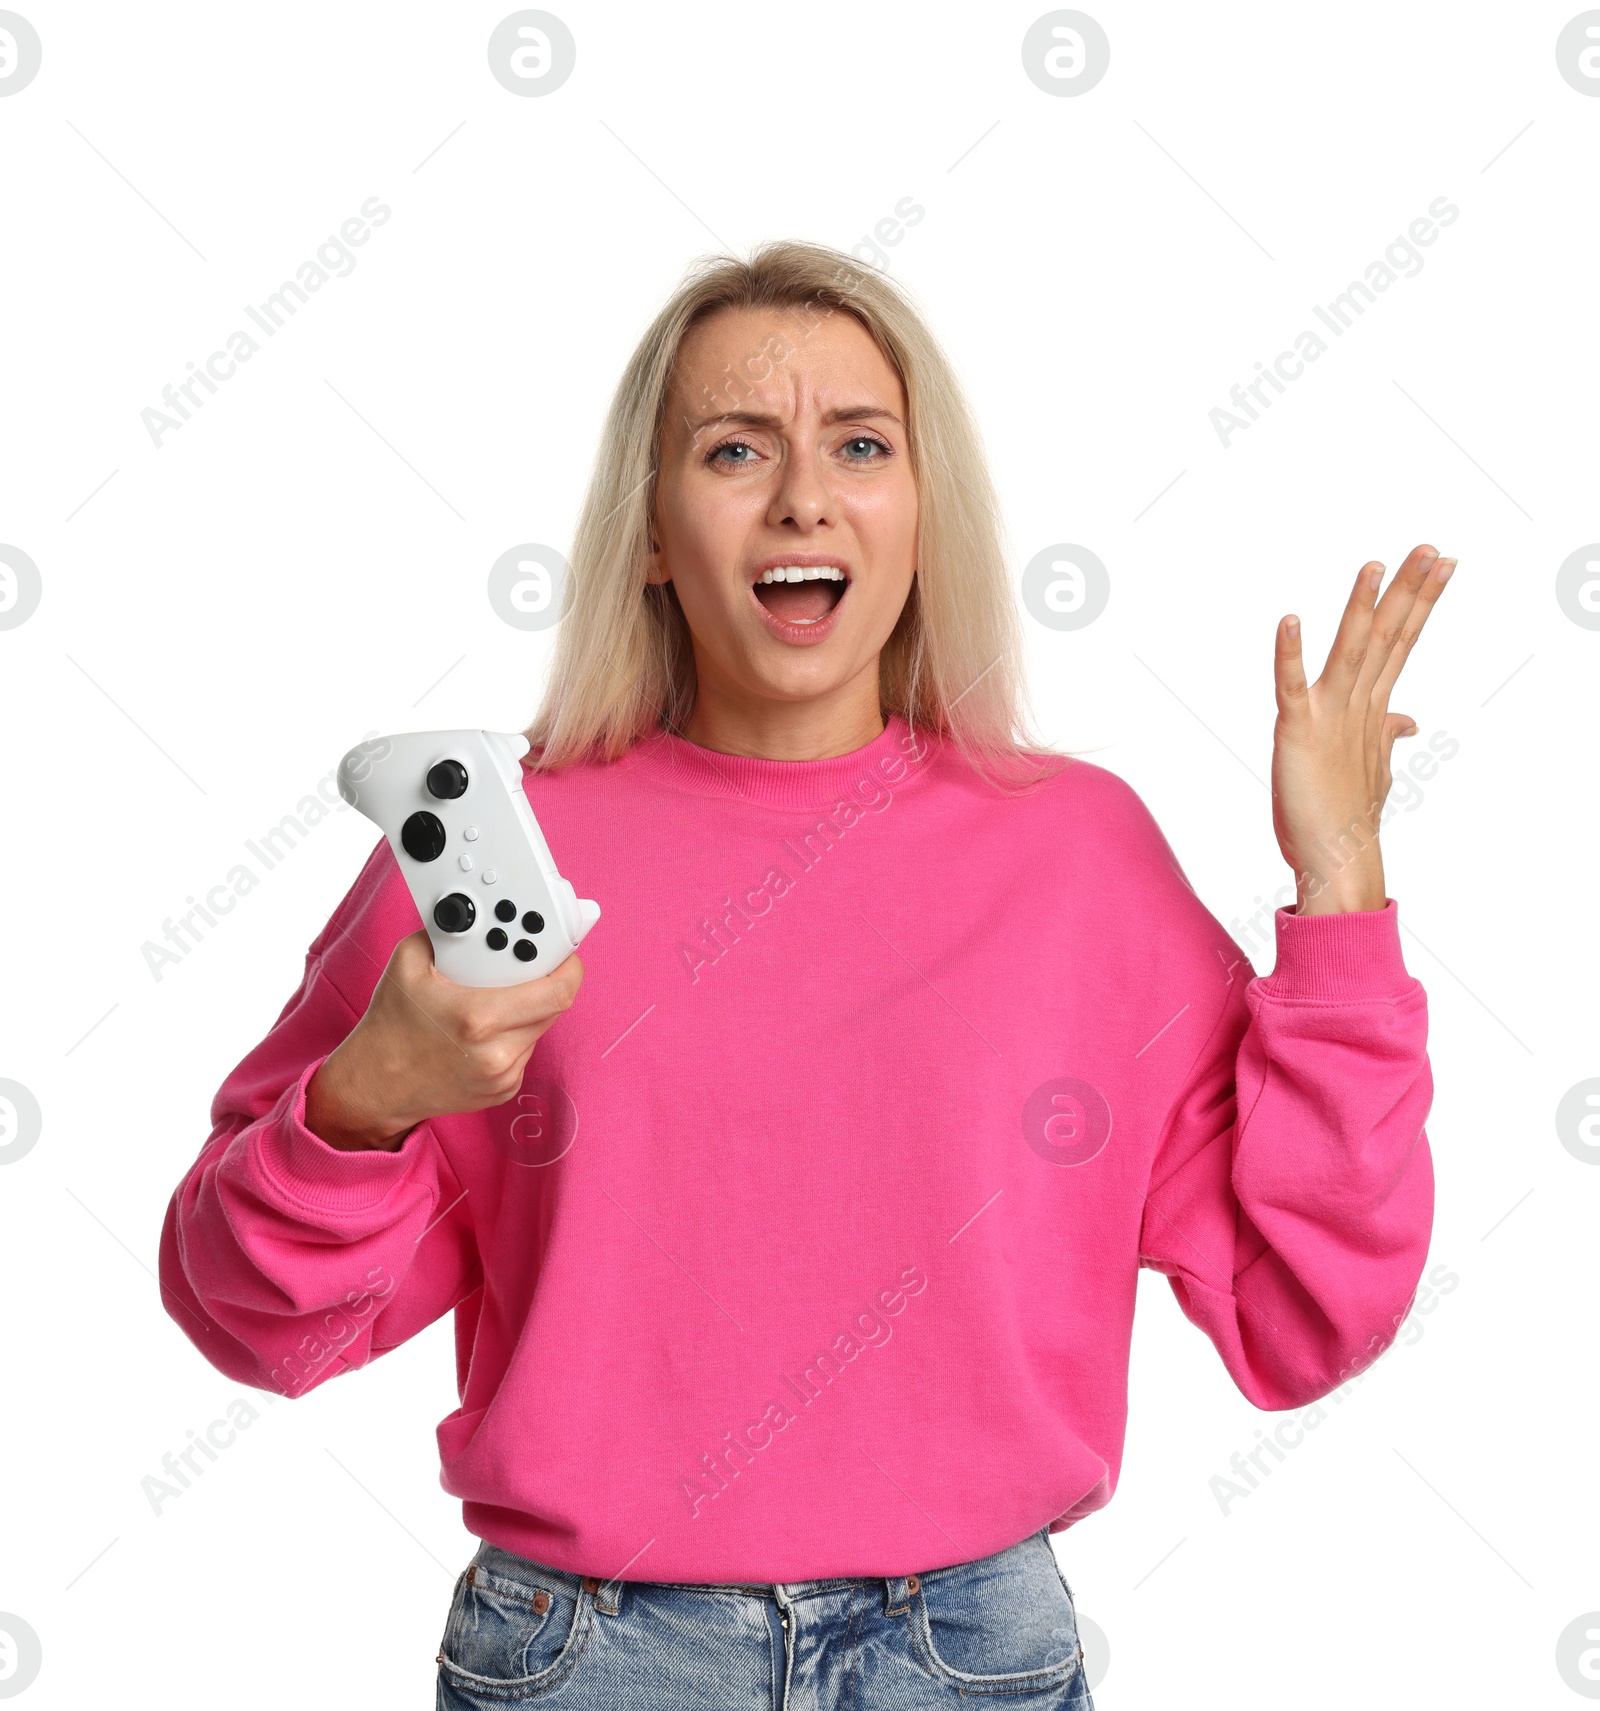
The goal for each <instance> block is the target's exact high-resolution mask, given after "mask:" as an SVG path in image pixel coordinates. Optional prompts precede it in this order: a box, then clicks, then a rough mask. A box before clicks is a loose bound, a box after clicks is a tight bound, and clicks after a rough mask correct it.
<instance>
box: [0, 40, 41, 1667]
mask: <svg viewBox="0 0 1600 1711" xmlns="http://www.w3.org/2000/svg"><path fill="white" fill-rule="evenodd" d="M43 58H44V49H43V48H42V47H41V46H40V45H39V32H38V31H37V30H36V29H35V28H34V27H33V25H32V24H30V23H29V22H28V20H27V19H26V18H24V17H22V16H21V15H20V14H19V13H16V12H0V96H6V95H20V94H21V93H22V91H23V90H24V89H26V88H27V87H28V85H29V84H30V83H32V82H33V80H34V78H36V77H37V76H38V75H39V66H40V63H41V61H42V60H43ZM4 1697H5V1690H4V1687H3V1686H0V1699H3V1698H4Z"/></svg>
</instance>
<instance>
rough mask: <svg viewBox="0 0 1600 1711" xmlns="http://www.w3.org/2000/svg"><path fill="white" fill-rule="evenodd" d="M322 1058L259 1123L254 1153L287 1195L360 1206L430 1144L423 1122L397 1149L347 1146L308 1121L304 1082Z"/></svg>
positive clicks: (328, 1206) (382, 1192) (408, 1170)
mask: <svg viewBox="0 0 1600 1711" xmlns="http://www.w3.org/2000/svg"><path fill="white" fill-rule="evenodd" d="M322 1063H323V1059H322V1058H318V1059H317V1060H316V1061H315V1062H314V1063H311V1064H308V1065H307V1066H306V1068H305V1070H304V1072H303V1073H302V1074H301V1076H300V1079H299V1080H298V1081H297V1082H295V1083H294V1084H293V1085H292V1086H290V1087H286V1088H285V1089H284V1090H283V1093H282V1095H281V1097H280V1098H279V1100H278V1103H277V1104H276V1105H275V1106H274V1107H273V1109H272V1111H271V1112H270V1113H269V1114H268V1116H267V1119H266V1121H265V1122H264V1123H263V1124H262V1125H261V1127H260V1129H259V1131H258V1135H259V1139H258V1140H257V1142H256V1154H257V1157H258V1158H259V1159H260V1161H261V1169H262V1171H263V1172H264V1173H265V1174H266V1176H267V1177H268V1179H269V1180H270V1181H271V1182H272V1184H273V1186H274V1187H275V1188H277V1189H278V1191H279V1192H280V1193H281V1194H283V1195H284V1196H285V1197H286V1198H288V1199H290V1200H293V1201H297V1202H298V1203H299V1204H301V1205H303V1206H314V1207H316V1208H317V1209H318V1210H320V1211H327V1212H362V1211H366V1210H369V1209H370V1208H372V1207H374V1206H377V1205H379V1204H380V1203H381V1202H382V1201H383V1200H384V1199H385V1198H386V1197H387V1196H388V1194H389V1192H390V1190H391V1189H393V1188H394V1187H395V1185H396V1184H397V1183H400V1182H404V1181H405V1180H406V1179H407V1178H408V1177H410V1176H411V1175H412V1174H413V1172H414V1171H415V1170H416V1167H417V1160H418V1159H419V1157H420V1156H421V1154H422V1150H423V1148H424V1147H425V1146H426V1145H427V1144H428V1143H427V1137H426V1136H425V1135H424V1133H423V1131H424V1130H425V1129H426V1128H427V1124H426V1123H419V1124H417V1126H416V1127H415V1128H414V1129H412V1130H411V1131H410V1132H409V1133H408V1134H407V1135H406V1138H405V1139H404V1140H403V1141H402V1142H401V1143H400V1145H399V1146H398V1147H396V1148H395V1150H394V1151H393V1152H384V1151H381V1150H379V1149H377V1148H370V1149H367V1150H365V1151H362V1152H346V1151H344V1149H343V1148H341V1147H331V1146H329V1145H328V1143H327V1142H326V1141H325V1140H323V1139H322V1137H321V1136H320V1135H316V1134H313V1133H312V1131H311V1130H310V1129H308V1128H307V1127H306V1088H307V1087H308V1086H310V1084H311V1078H312V1076H314V1075H315V1074H316V1073H317V1071H318V1070H319V1069H320V1068H321V1067H322Z"/></svg>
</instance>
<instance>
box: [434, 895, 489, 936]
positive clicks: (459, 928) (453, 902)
mask: <svg viewBox="0 0 1600 1711" xmlns="http://www.w3.org/2000/svg"><path fill="white" fill-rule="evenodd" d="M477 918H478V911H477V910H476V909H474V908H473V906H472V899H471V898H470V897H468V896H466V895H465V894H464V893H462V892H460V891H452V892H451V893H450V895H449V896H448V897H441V898H440V899H439V901H438V902H437V903H435V904H434V906H433V921H434V925H435V926H436V927H441V928H443V930H444V931H445V932H447V933H464V932H466V930H467V928H468V927H470V926H471V925H472V923H473V922H474V921H475V920H477Z"/></svg>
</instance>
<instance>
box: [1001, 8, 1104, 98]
mask: <svg viewBox="0 0 1600 1711" xmlns="http://www.w3.org/2000/svg"><path fill="white" fill-rule="evenodd" d="M1110 64H1111V43H1110V42H1109V41H1108V40H1107V39H1106V33H1105V31H1104V30H1102V29H1101V28H1100V26H1099V24H1097V23H1096V22H1095V20H1094V19H1093V18H1091V17H1090V16H1089V14H1088V13H1087V12H1046V13H1045V15H1044V16H1043V17H1042V18H1036V19H1034V21H1033V23H1031V24H1030V25H1029V26H1028V32H1027V34H1026V35H1025V36H1023V38H1022V69H1023V70H1024V71H1025V72H1027V74H1028V76H1029V78H1030V79H1031V80H1032V82H1033V85H1034V87H1035V88H1036V89H1042V90H1043V91H1044V92H1045V94H1046V95H1085V94H1087V93H1088V92H1089V90H1091V89H1093V88H1094V86H1095V85H1096V84H1097V83H1098V82H1099V81H1100V79H1101V78H1102V77H1104V76H1105V74H1106V67H1107V66H1109V65H1110Z"/></svg>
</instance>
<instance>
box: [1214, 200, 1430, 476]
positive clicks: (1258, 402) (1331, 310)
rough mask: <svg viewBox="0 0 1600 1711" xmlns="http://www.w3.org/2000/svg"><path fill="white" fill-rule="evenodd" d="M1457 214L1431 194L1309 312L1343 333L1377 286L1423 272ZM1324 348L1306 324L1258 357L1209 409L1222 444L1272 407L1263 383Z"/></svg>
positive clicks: (1278, 379) (1284, 377) (1284, 382)
mask: <svg viewBox="0 0 1600 1711" xmlns="http://www.w3.org/2000/svg"><path fill="white" fill-rule="evenodd" d="M1460 214H1461V210H1460V209H1459V208H1458V207H1456V205H1455V203H1453V202H1451V201H1449V200H1448V199H1447V198H1445V197H1443V196H1435V197H1434V199H1433V200H1432V201H1431V202H1430V203H1429V204H1428V212H1427V214H1426V215H1418V216H1417V218H1416V219H1415V220H1413V221H1412V222H1411V224H1410V225H1409V226H1408V227H1407V228H1406V233H1405V236H1404V237H1399V236H1397V237H1396V238H1395V239H1394V240H1393V241H1392V242H1391V243H1390V245H1389V247H1388V248H1387V249H1386V250H1385V251H1384V252H1383V255H1382V257H1381V258H1380V259H1379V260H1377V261H1374V262H1370V263H1368V265H1367V269H1366V274H1365V276H1364V278H1362V279H1352V280H1351V281H1350V283H1349V284H1348V285H1347V286H1346V287H1345V288H1344V290H1343V291H1341V292H1340V293H1339V294H1338V296H1336V297H1334V298H1333V299H1332V300H1331V301H1330V302H1329V303H1328V304H1327V305H1326V306H1324V305H1323V304H1320V303H1313V304H1312V305H1311V313H1312V314H1313V315H1315V316H1316V318H1317V319H1318V320H1319V321H1320V322H1321V323H1322V325H1323V326H1324V327H1325V328H1326V329H1327V331H1328V332H1330V333H1332V334H1333V336H1334V337H1335V338H1336V339H1342V338H1343V337H1344V335H1345V333H1346V332H1347V331H1348V330H1349V329H1350V328H1351V327H1353V326H1354V325H1355V324H1356V322H1357V321H1359V320H1360V318H1361V317H1362V316H1363V315H1364V314H1365V313H1366V311H1367V309H1368V308H1369V307H1370V306H1371V305H1372V304H1374V303H1376V302H1377V300H1378V295H1379V293H1380V292H1384V291H1387V290H1388V289H1389V287H1390V286H1391V285H1393V284H1395V282H1396V281H1397V280H1400V279H1415V278H1416V276H1417V275H1418V274H1419V273H1421V272H1422V269H1423V266H1424V264H1425V262H1426V260H1427V257H1426V256H1424V255H1423V254H1422V251H1423V250H1424V249H1426V248H1427V247H1428V246H1429V245H1430V244H1434V243H1437V242H1438V240H1439V229H1440V228H1442V227H1445V226H1453V225H1454V224H1455V223H1456V221H1457V219H1458V218H1459V217H1460ZM1327 350H1328V344H1327V341H1326V340H1325V339H1324V338H1323V337H1322V335H1321V334H1320V333H1318V332H1316V331H1315V330H1313V329H1312V328H1310V327H1307V328H1306V329H1305V330H1304V331H1302V332H1300V333H1297V334H1296V335H1295V339H1294V349H1293V350H1292V351H1287V350H1286V351H1279V352H1278V354H1277V356H1275V357H1274V358H1273V359H1272V366H1271V367H1270V368H1269V367H1268V366H1267V364H1266V363H1264V362H1258V363H1257V364H1256V374H1255V377H1254V378H1253V379H1251V380H1247V381H1246V382H1245V383H1244V385H1243V386H1238V385H1236V386H1235V387H1234V388H1233V390H1232V391H1231V392H1230V393H1229V394H1228V398H1229V402H1230V403H1231V404H1232V405H1233V409H1232V410H1226V409H1222V408H1220V407H1219V408H1216V409H1214V410H1212V412H1211V415H1210V422H1211V426H1212V427H1213V428H1215V429H1216V431H1217V438H1218V439H1219V440H1220V441H1221V442H1222V449H1223V450H1224V451H1227V450H1228V448H1229V446H1230V444H1231V443H1232V440H1233V437H1234V435H1235V434H1238V433H1241V432H1243V430H1244V429H1246V428H1248V427H1251V426H1252V425H1253V424H1254V423H1255V422H1257V421H1258V420H1259V419H1260V417H1261V414H1262V412H1263V411H1265V410H1270V409H1271V408H1272V399H1271V397H1270V396H1269V395H1268V393H1267V391H1266V388H1268V387H1271V389H1272V391H1273V392H1275V393H1277V394H1279V395H1280V396H1281V395H1282V394H1283V393H1285V392H1287V391H1288V390H1289V385H1288V383H1289V382H1292V381H1296V380H1298V379H1299V378H1300V377H1301V375H1303V374H1304V373H1305V371H1306V368H1307V366H1308V365H1309V364H1311V363H1314V362H1315V361H1316V360H1317V359H1318V357H1320V356H1322V355H1323V354H1324V353H1325V352H1326V351H1327ZM1289 365H1292V366H1289ZM1252 400H1254V402H1252ZM1258 406H1259V408H1258Z"/></svg>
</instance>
